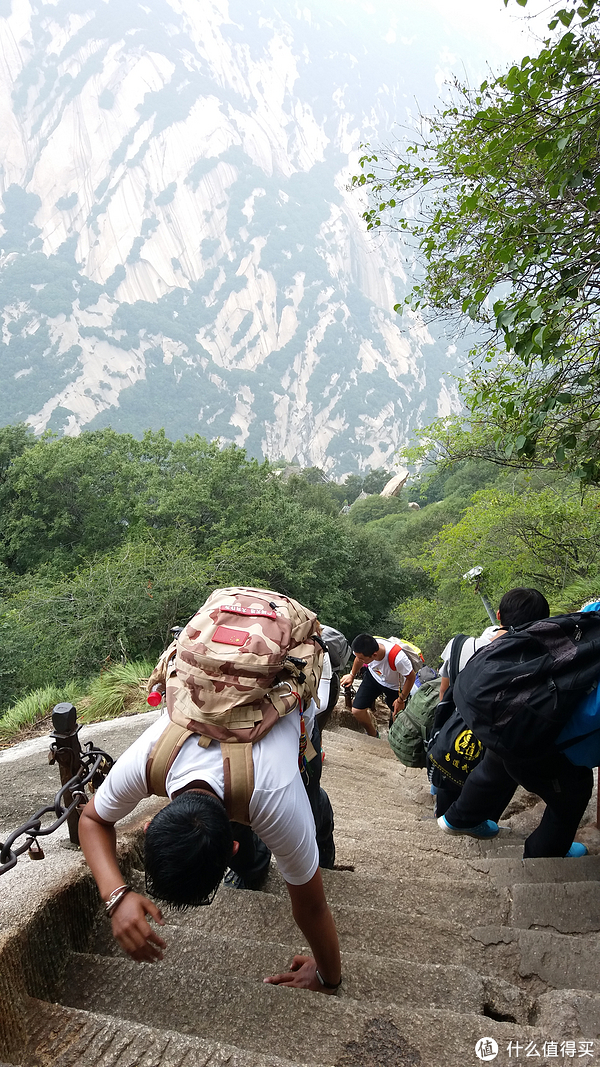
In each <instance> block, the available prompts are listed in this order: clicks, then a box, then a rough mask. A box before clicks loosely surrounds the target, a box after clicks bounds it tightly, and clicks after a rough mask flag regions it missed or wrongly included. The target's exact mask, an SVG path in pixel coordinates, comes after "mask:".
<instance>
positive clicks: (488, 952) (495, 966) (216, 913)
mask: <svg viewBox="0 0 600 1067" xmlns="http://www.w3.org/2000/svg"><path fill="white" fill-rule="evenodd" d="M238 892H239V891H235V890H232V891H227V892H223V891H221V892H220V893H219V894H217V897H216V899H215V901H214V903H213V904H212V906H211V907H210V908H200V909H196V910H195V911H193V912H190V913H189V914H188V915H186V916H182V915H181V914H179V913H177V912H174V913H170V912H168V913H166V914H167V917H168V921H169V922H171V923H174V924H177V925H181V924H183V923H185V925H187V926H188V927H189V928H190V929H198V930H199V931H201V932H202V933H204V934H210V935H212V936H219V935H220V933H221V932H222V930H223V929H228V930H229V931H231V932H233V931H235V932H237V933H243V936H244V937H247V938H251V939H255V940H257V941H260V940H261V938H263V937H264V936H265V931H268V936H269V939H270V940H275V941H277V942H279V943H281V944H286V945H299V944H300V941H301V934H300V932H299V931H298V929H297V927H296V924H295V923H294V921H293V919H292V916H291V911H290V907H289V904H288V902H287V901H286V900H285V899H283V898H280V899H277V898H275V897H273V896H269V895H267V894H262V893H244V903H243V909H242V908H241V906H240V904H239V903H238V902H237V900H236V899H235V897H236V895H237V893H238ZM332 910H333V914H334V916H335V921H336V926H337V929H338V934H339V938H340V944H341V946H342V951H344V952H345V951H349V952H367V953H369V954H371V955H375V956H383V957H398V958H402V959H405V960H408V961H414V962H419V963H439V964H443V965H459V966H464V967H468V968H470V969H473V970H476V971H477V972H478V973H479V974H486V975H495V976H497V977H501V978H503V979H505V980H506V981H508V982H510V983H514V984H519V985H523V986H524V987H525V988H528V989H530V990H531V991H533V993H535V994H538V993H540V992H544V991H546V989H547V988H548V987H549V986H550V987H552V986H553V987H555V988H563V989H592V990H594V989H596V988H597V975H598V973H600V938H598V937H597V936H596V935H593V934H590V935H586V938H585V939H584V938H582V937H578V936H576V935H566V934H556V935H552V934H550V935H549V934H548V933H547V932H546V931H543V930H522V929H517V928H514V927H511V926H509V925H502V924H493V923H485V924H481V926H476V925H474V924H470V925H463V924H462V922H461V918H460V909H459V908H454V905H453V901H452V898H450V899H449V901H448V903H447V906H446V908H445V910H444V912H443V915H429V916H425V917H423V916H414V915H411V914H410V913H409V912H406V911H403V910H402V909H401V908H397V909H394V910H392V911H390V910H387V911H386V910H385V909H381V908H366V907H364V906H356V907H352V906H340V907H334V908H333V909H332ZM240 915H241V916H242V922H243V929H242V930H240V928H239V925H237V924H239V921H240ZM553 936H554V937H558V938H559V939H560V941H559V942H556V941H553V940H550V941H549V940H548V938H549V937H550V938H552V937H553ZM540 946H542V947H540ZM544 946H550V947H549V948H548V951H549V952H550V955H549V956H548V959H544V951H545V948H544ZM550 950H552V951H550ZM296 951H299V949H296ZM558 954H562V955H563V957H564V960H563V963H564V967H563V968H562V970H561V964H560V962H559V959H558ZM538 960H539V961H541V965H540V966H538Z"/></svg>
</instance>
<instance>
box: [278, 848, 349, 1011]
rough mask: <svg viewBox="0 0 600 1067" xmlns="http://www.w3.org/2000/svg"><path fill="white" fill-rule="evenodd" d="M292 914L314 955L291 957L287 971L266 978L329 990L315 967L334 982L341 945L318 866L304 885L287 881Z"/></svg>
mask: <svg viewBox="0 0 600 1067" xmlns="http://www.w3.org/2000/svg"><path fill="white" fill-rule="evenodd" d="M286 885H287V888H288V893H289V894H290V900H291V902H292V913H293V916H294V919H295V920H296V922H297V924H298V926H299V927H300V929H301V931H302V933H303V934H304V936H305V938H306V940H307V941H308V943H309V945H310V947H311V949H312V951H313V953H314V955H313V956H294V959H293V961H292V965H291V967H290V970H289V971H286V972H285V973H284V974H275V975H273V976H272V977H271V978H265V982H270V983H271V984H273V985H289V986H300V987H301V988H303V989H313V990H315V992H319V993H332V992H335V990H333V989H327V988H325V986H324V985H322V984H321V982H320V981H319V979H318V978H317V969H318V971H319V974H320V975H321V978H322V979H323V980H324V981H325V982H328V983H329V984H330V985H334V986H335V985H337V984H338V982H339V980H340V978H341V976H342V972H341V968H342V964H341V960H340V946H339V942H338V936H337V930H336V928H335V923H334V921H333V915H332V914H331V912H330V910H329V905H328V904H327V900H326V899H325V890H324V889H323V880H322V878H321V871H320V870H319V868H317V870H316V872H315V874H314V875H313V877H312V878H311V880H310V882H306V884H305V885H290V883H289V882H287V883H286Z"/></svg>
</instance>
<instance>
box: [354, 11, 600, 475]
mask: <svg viewBox="0 0 600 1067" xmlns="http://www.w3.org/2000/svg"><path fill="white" fill-rule="evenodd" d="M526 2H527V0H519V3H521V6H525V4H526ZM595 8H596V0H583V2H582V3H578V4H575V3H572V2H570V0H569V2H568V3H567V5H566V7H563V8H561V9H560V10H558V11H557V12H556V15H555V17H554V18H553V20H552V22H551V23H550V28H551V30H553V31H555V30H557V29H558V32H557V33H555V34H554V36H553V37H551V38H549V39H548V40H547V41H546V42H545V44H544V46H543V47H542V49H541V50H540V52H539V53H538V54H537V55H532V56H525V57H524V59H523V60H522V61H521V63H520V64H518V65H514V66H513V67H511V68H510V70H509V71H508V72H507V73H506V74H503V75H501V76H499V77H496V78H494V79H492V80H488V81H486V82H484V83H483V84H482V85H481V86H480V88H479V89H478V90H475V91H472V90H470V89H469V88H468V87H464V86H460V85H457V86H456V89H455V94H454V99H453V100H452V102H451V103H450V105H449V106H448V107H447V108H445V109H444V110H443V111H441V112H439V113H437V114H436V115H434V116H433V117H432V118H430V119H428V120H427V121H424V123H423V128H422V133H421V137H420V139H418V140H414V138H409V142H410V141H411V140H412V143H407V144H406V146H405V147H404V148H403V147H402V146H400V147H399V149H398V152H397V153H389V154H386V153H384V154H383V156H382V157H378V155H377V154H376V153H373V152H372V151H368V153H367V154H366V155H365V156H364V157H363V159H362V160H361V166H362V173H361V174H360V175H358V176H356V177H355V178H354V182H355V184H357V185H364V186H366V187H367V188H368V190H369V191H370V193H371V196H372V204H373V206H372V207H371V208H370V209H369V210H368V211H367V212H366V213H365V218H366V220H367V224H368V226H369V228H373V227H377V226H380V225H382V224H384V225H385V224H388V225H391V226H392V227H395V228H399V229H401V230H404V231H407V232H408V233H409V234H410V235H411V237H412V238H413V239H414V240H415V241H416V243H417V245H418V247H419V249H420V253H421V257H422V260H423V263H424V269H425V274H424V279H423V281H422V282H421V283H420V284H418V285H417V286H416V287H415V289H414V290H413V293H412V294H411V296H409V297H408V298H407V302H408V303H409V304H411V305H412V307H413V308H414V309H415V310H417V311H419V310H422V309H428V311H429V314H433V315H435V316H437V317H439V316H445V317H447V318H449V319H450V320H452V321H453V322H454V324H455V327H456V328H459V329H464V328H465V323H468V322H472V323H474V324H475V325H476V326H477V327H478V328H479V329H480V331H481V334H480V336H481V340H480V343H479V344H478V346H477V348H476V350H475V352H474V358H475V370H474V371H473V373H472V374H471V376H470V377H469V379H468V381H467V382H466V383H465V385H464V386H463V397H464V400H465V403H466V405H467V407H468V408H469V410H470V412H471V418H470V421H469V423H467V425H466V432H465V426H464V425H463V420H460V419H458V420H456V419H455V420H454V421H450V423H449V424H446V425H443V424H442V425H440V424H438V425H437V426H434V427H433V429H432V433H431V434H430V437H429V439H428V441H427V443H428V444H430V443H431V442H432V440H433V441H435V440H436V439H437V440H441V442H442V451H443V452H445V454H446V455H450V456H454V457H456V456H458V457H461V456H465V455H478V456H482V457H485V458H490V459H492V460H494V461H495V462H501V463H503V464H507V465H515V466H526V465H530V466H535V465H545V464H550V465H552V466H553V467H555V468H558V469H567V470H570V471H574V472H576V473H577V475H578V476H579V477H580V478H581V479H582V480H583V482H585V483H591V484H599V483H600V448H599V447H598V446H599V443H600V332H599V330H598V310H599V298H600V253H599V251H598V240H597V233H598V227H599V223H600V156H599V154H598V139H599V137H600V75H599V73H598V71H599V59H600V43H599V41H598V37H597V35H596V32H595V22H596V18H597V16H596V14H595ZM409 202H410V209H409V210H404V206H405V205H407V204H408V203H409ZM397 309H398V310H401V307H400V305H398V306H397Z"/></svg>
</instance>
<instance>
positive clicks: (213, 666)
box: [146, 587, 323, 823]
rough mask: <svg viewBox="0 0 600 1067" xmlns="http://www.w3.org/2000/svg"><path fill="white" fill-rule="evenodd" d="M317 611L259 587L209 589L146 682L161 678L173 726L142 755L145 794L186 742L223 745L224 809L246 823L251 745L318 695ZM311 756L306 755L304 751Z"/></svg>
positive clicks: (160, 781)
mask: <svg viewBox="0 0 600 1067" xmlns="http://www.w3.org/2000/svg"><path fill="white" fill-rule="evenodd" d="M319 630H320V627H319V623H318V620H317V617H316V615H315V614H314V613H313V612H312V611H309V610H308V609H307V608H304V607H302V605H301V604H299V603H298V602H297V601H296V600H292V599H291V598H290V597H286V596H282V595H281V594H279V593H273V592H270V591H269V590H265V589H249V588H245V587H240V588H230V589H216V590H215V591H214V593H211V595H210V596H209V598H208V600H207V601H206V603H205V604H204V605H203V606H202V607H201V608H200V610H199V611H198V612H197V613H196V615H194V617H193V618H192V619H190V621H189V622H188V624H187V626H185V627H184V628H183V630H182V632H181V633H180V635H179V637H178V639H177V641H176V642H174V643H173V645H171V646H170V648H169V649H167V650H166V652H165V653H163V656H162V657H161V660H160V661H159V664H158V667H157V669H156V670H155V671H154V672H153V674H152V676H151V678H150V680H149V683H148V684H149V688H152V687H153V686H155V685H156V684H157V671H160V673H161V675H162V676H163V678H164V686H165V689H166V702H167V710H168V712H169V717H170V719H171V723H170V724H169V726H168V727H167V729H166V730H165V731H163V733H162V734H161V736H160V738H159V739H158V741H157V743H156V745H155V746H154V748H153V749H152V752H151V753H150V756H149V758H148V763H147V768H146V776H147V781H148V788H149V791H150V792H151V793H155V794H157V795H159V796H166V777H167V773H168V771H169V769H170V767H171V766H172V764H173V761H174V760H175V757H176V756H177V754H178V752H179V750H180V749H181V746H182V745H183V743H184V742H185V741H186V740H187V738H188V737H190V736H191V735H192V734H198V735H199V736H198V744H199V745H201V746H202V747H205V748H206V747H208V745H209V744H210V742H211V741H213V740H216V741H219V742H220V743H221V751H222V754H223V768H224V772H225V806H226V808H227V811H228V814H229V817H230V818H231V819H233V820H235V821H236V822H244V823H248V822H249V814H248V804H249V801H250V797H251V795H252V792H253V789H254V769H253V762H252V744H253V743H254V742H255V741H258V740H260V739H261V738H262V737H264V736H265V734H267V733H268V732H269V730H271V729H272V727H273V726H274V725H275V723H276V722H277V721H278V719H279V718H281V717H282V716H284V715H288V714H289V712H291V711H293V710H294V709H298V708H299V709H301V710H302V709H303V708H304V707H305V706H306V704H308V702H309V701H310V700H313V699H314V700H315V701H317V705H318V698H317V688H318V685H319V680H320V677H321V668H322V664H323V648H322V644H321V643H320V638H319ZM308 755H310V753H309V754H308Z"/></svg>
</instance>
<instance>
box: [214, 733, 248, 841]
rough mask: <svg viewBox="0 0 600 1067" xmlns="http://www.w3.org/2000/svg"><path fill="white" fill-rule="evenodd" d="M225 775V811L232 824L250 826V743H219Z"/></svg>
mask: <svg viewBox="0 0 600 1067" xmlns="http://www.w3.org/2000/svg"><path fill="white" fill-rule="evenodd" d="M221 753H222V756H223V772H224V775H225V809H226V811H227V814H228V816H229V818H230V819H231V821H232V822H241V823H244V824H245V825H246V826H249V825H250V810H249V809H250V797H251V796H252V794H253V792H254V763H253V760H252V742H247V743H246V742H239V741H237V742H230V741H221Z"/></svg>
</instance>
